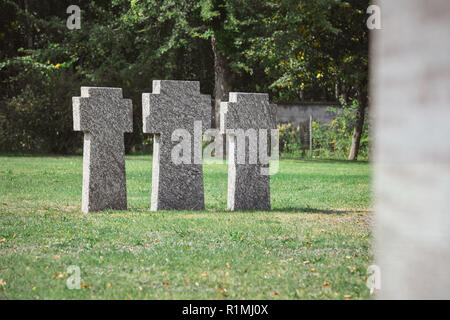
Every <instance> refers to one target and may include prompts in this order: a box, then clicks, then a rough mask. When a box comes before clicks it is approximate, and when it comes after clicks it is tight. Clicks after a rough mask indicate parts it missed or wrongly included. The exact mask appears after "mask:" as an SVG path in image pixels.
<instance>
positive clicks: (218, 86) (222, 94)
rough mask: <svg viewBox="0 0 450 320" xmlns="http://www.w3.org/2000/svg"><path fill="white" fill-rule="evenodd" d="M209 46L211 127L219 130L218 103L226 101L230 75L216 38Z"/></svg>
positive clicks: (224, 151)
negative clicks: (211, 88)
mask: <svg viewBox="0 0 450 320" xmlns="http://www.w3.org/2000/svg"><path fill="white" fill-rule="evenodd" d="M211 46H212V50H213V53H214V108H213V110H212V111H213V112H212V114H213V115H214V119H212V120H213V121H212V122H213V123H212V126H213V127H215V128H220V103H221V102H222V101H228V94H229V93H230V90H231V82H232V73H231V70H230V68H229V66H228V59H227V58H226V57H225V56H224V55H223V54H222V53H220V52H219V51H218V48H217V45H216V38H215V37H214V36H213V37H211ZM223 148H224V149H223V154H224V155H225V154H226V140H225V135H224V136H223Z"/></svg>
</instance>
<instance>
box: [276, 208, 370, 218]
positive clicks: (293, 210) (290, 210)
mask: <svg viewBox="0 0 450 320" xmlns="http://www.w3.org/2000/svg"><path fill="white" fill-rule="evenodd" d="M271 212H287V213H322V214H336V215H341V216H343V215H347V214H350V213H364V212H367V211H362V210H333V209H316V208H293V207H288V208H272V210H271Z"/></svg>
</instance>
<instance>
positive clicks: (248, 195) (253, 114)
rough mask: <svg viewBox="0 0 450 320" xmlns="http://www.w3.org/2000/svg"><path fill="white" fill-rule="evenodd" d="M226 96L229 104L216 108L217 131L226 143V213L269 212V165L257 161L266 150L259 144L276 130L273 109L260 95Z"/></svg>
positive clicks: (232, 93)
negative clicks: (237, 211) (218, 118)
mask: <svg viewBox="0 0 450 320" xmlns="http://www.w3.org/2000/svg"><path fill="white" fill-rule="evenodd" d="M229 96H230V101H229V102H222V103H221V105H220V113H221V117H220V119H221V122H220V130H221V132H222V133H226V134H227V137H228V143H229V145H228V150H229V152H228V200H227V203H228V209H229V210H270V177H269V175H268V168H269V163H268V159H267V161H261V160H262V159H261V154H263V153H264V152H266V155H267V149H268V148H267V144H266V146H261V142H262V141H264V139H266V142H267V136H268V132H270V130H271V129H276V105H271V104H269V96H268V95H267V94H262V93H236V92H230V95H229ZM261 129H262V130H261ZM264 133H265V135H263V136H261V134H264ZM252 136H253V138H252V140H253V142H252V141H250V139H251V138H250V137H252ZM255 139H256V140H255ZM264 169H266V170H264ZM264 171H265V172H266V173H264Z"/></svg>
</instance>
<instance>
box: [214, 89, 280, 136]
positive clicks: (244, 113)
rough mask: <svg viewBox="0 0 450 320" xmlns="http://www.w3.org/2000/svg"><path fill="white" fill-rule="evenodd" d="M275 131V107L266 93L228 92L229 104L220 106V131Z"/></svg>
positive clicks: (231, 132)
mask: <svg viewBox="0 0 450 320" xmlns="http://www.w3.org/2000/svg"><path fill="white" fill-rule="evenodd" d="M236 129H242V130H248V129H255V130H258V129H276V105H275V104H269V95H268V94H266V93H241V92H230V94H229V102H221V104H220V131H221V133H222V134H226V133H227V130H230V131H229V132H228V133H229V134H233V130H236Z"/></svg>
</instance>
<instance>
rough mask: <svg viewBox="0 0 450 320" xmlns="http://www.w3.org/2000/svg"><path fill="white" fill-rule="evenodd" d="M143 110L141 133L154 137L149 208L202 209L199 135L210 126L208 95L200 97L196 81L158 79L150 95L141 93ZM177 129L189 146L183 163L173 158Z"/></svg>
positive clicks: (209, 100) (200, 136)
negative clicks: (181, 132) (184, 136)
mask: <svg viewBox="0 0 450 320" xmlns="http://www.w3.org/2000/svg"><path fill="white" fill-rule="evenodd" d="M142 108H143V109H142V112H143V130H144V132H145V133H153V134H155V138H154V144H153V169H152V196H151V208H150V209H151V210H152V211H156V210H202V209H204V208H205V201H204V191H203V169H202V162H201V159H202V133H203V132H204V131H205V130H207V129H208V128H210V127H211V98H210V96H209V95H203V94H200V83H199V82H198V81H171V80H157V81H153V93H144V94H142ZM200 121H201V123H200ZM177 130H183V131H184V132H186V134H187V135H188V137H187V138H188V140H189V141H184V142H185V143H186V142H187V144H188V145H189V146H190V148H189V152H188V153H189V154H184V155H183V156H184V159H185V160H186V161H183V162H182V163H178V162H176V161H175V162H174V161H173V160H174V159H173V157H172V155H173V150H176V145H177V144H178V143H179V141H178V137H177V136H175V137H174V134H176V131H177ZM174 138H175V139H174ZM184 151H186V150H184Z"/></svg>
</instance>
